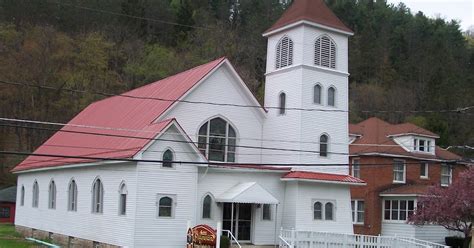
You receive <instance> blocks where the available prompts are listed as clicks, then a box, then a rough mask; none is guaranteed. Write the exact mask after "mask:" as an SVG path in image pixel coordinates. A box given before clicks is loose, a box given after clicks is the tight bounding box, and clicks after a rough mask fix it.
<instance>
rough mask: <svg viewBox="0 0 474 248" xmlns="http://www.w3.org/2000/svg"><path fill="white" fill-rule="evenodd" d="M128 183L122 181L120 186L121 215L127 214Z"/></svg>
mask: <svg viewBox="0 0 474 248" xmlns="http://www.w3.org/2000/svg"><path fill="white" fill-rule="evenodd" d="M127 193H128V191H127V185H126V184H125V183H124V182H122V184H120V188H119V215H125V214H127Z"/></svg>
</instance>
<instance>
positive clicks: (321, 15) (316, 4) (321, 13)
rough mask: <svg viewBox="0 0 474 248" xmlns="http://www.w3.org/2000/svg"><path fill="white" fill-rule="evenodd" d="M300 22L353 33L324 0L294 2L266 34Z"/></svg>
mask: <svg viewBox="0 0 474 248" xmlns="http://www.w3.org/2000/svg"><path fill="white" fill-rule="evenodd" d="M299 21H309V22H313V23H316V24H321V25H324V26H327V27H330V28H334V29H338V30H342V31H345V32H349V33H352V30H351V29H350V28H348V27H347V26H346V25H345V24H344V23H343V22H342V21H341V20H340V19H339V18H338V17H337V16H336V15H335V14H334V13H333V12H332V10H331V9H329V7H328V6H327V5H326V4H325V3H324V1H323V0H294V1H293V3H292V4H291V5H290V6H289V7H288V9H287V10H286V11H285V12H284V13H283V15H282V16H281V17H280V19H278V21H277V22H276V23H275V24H273V26H271V27H270V28H269V29H268V30H266V31H265V32H264V33H269V32H271V31H275V30H277V29H280V28H283V27H285V26H287V25H290V24H294V23H296V22H299Z"/></svg>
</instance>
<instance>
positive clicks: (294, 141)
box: [0, 117, 436, 148]
mask: <svg viewBox="0 0 474 248" xmlns="http://www.w3.org/2000/svg"><path fill="white" fill-rule="evenodd" d="M0 121H8V122H17V123H27V124H41V125H52V126H61V127H77V128H86V129H99V130H113V131H125V132H137V133H151V134H153V135H160V134H164V133H165V132H164V131H160V132H154V131H148V130H140V129H128V128H114V127H104V126H94V125H80V124H71V123H60V122H49V121H38V120H27V119H15V118H5V117H0ZM13 127H24V126H13ZM420 129H422V128H420V127H417V129H415V130H412V132H416V131H417V130H420ZM166 134H170V135H178V136H182V135H183V134H182V133H174V132H168V131H166ZM209 137H210V138H222V136H213V135H209ZM238 139H239V140H254V141H268V142H281V143H297V144H321V142H318V141H297V140H278V139H260V138H247V137H238ZM323 144H330V145H342V146H347V145H350V146H371V147H399V145H388V144H357V143H355V144H354V143H343V142H325V143H324V142H323ZM434 147H436V146H435V145H433V146H430V148H434Z"/></svg>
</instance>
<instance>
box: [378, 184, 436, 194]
mask: <svg viewBox="0 0 474 248" xmlns="http://www.w3.org/2000/svg"><path fill="white" fill-rule="evenodd" d="M429 187H431V185H427V184H409V185H402V186H398V187H393V188H390V189H386V190H384V191H382V192H380V196H388V195H400V196H402V195H424V194H425V193H426V191H427V190H428V188H429Z"/></svg>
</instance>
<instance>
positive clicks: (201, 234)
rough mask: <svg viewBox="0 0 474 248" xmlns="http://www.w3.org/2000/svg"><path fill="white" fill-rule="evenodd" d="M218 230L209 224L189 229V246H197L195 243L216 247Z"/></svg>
mask: <svg viewBox="0 0 474 248" xmlns="http://www.w3.org/2000/svg"><path fill="white" fill-rule="evenodd" d="M216 233H217V231H216V230H214V229H213V228H212V227H210V226H208V225H197V226H195V227H193V228H189V229H188V233H187V247H195V246H194V245H199V246H200V245H203V246H209V247H216V240H217V235H216Z"/></svg>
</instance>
